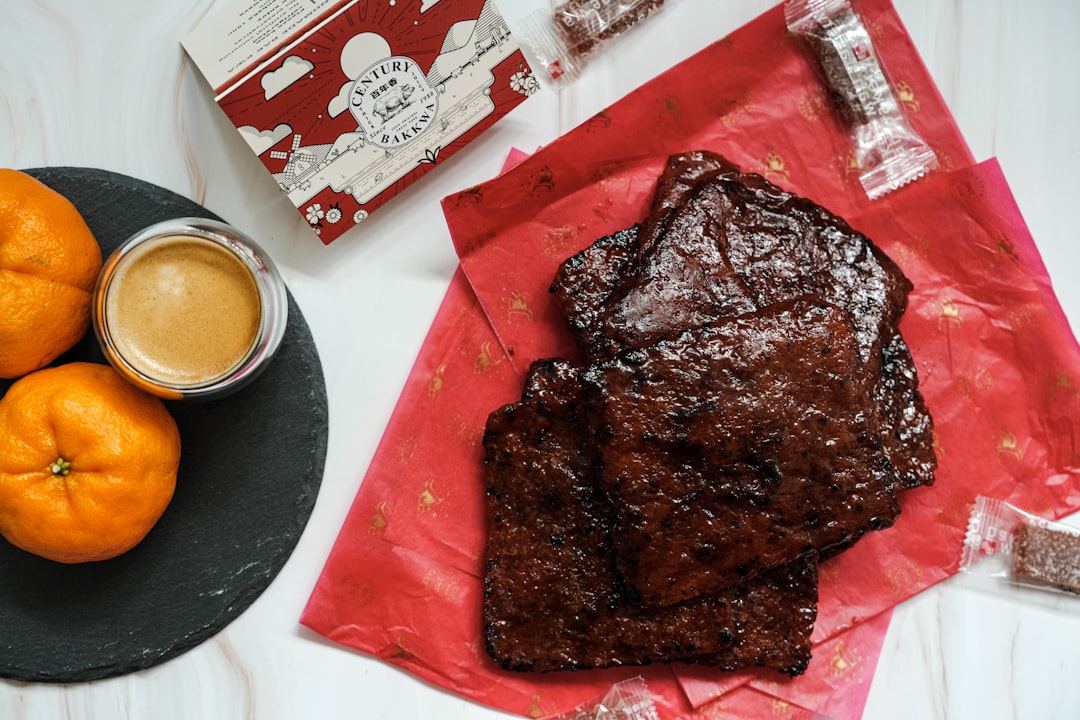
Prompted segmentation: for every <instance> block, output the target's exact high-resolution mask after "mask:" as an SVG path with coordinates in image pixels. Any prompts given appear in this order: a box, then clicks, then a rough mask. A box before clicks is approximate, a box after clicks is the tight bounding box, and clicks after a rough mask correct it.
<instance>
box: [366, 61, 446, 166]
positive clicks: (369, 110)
mask: <svg viewBox="0 0 1080 720" xmlns="http://www.w3.org/2000/svg"><path fill="white" fill-rule="evenodd" d="M349 110H350V111H351V112H352V114H353V117H355V118H356V122H357V123H359V125H360V129H361V130H363V131H364V134H365V136H366V137H367V140H368V142H370V143H371V144H372V145H375V146H377V147H381V148H395V147H398V146H400V145H404V144H405V143H408V142H411V141H413V140H415V139H416V138H417V136H419V135H420V134H421V133H423V132H424V131H425V130H427V129H428V127H429V126H430V125H431V123H432V121H434V120H435V117H436V115H438V112H439V93H438V91H437V90H435V88H433V87H431V85H429V84H428V81H427V78H426V77H425V76H424V73H423V71H421V70H420V67H419V66H418V65H417V64H416V63H415V62H413V61H412V60H411V59H409V58H407V57H392V58H388V59H387V60H384V61H381V62H377V63H375V64H374V65H372V66H371V67H369V68H368V69H367V70H365V71H364V72H363V73H361V74H360V76H359V77H358V78H357V79H356V82H355V83H353V85H352V90H351V91H350V92H349Z"/></svg>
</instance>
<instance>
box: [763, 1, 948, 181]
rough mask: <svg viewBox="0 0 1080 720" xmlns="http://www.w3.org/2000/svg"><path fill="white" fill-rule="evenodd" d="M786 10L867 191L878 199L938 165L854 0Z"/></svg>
mask: <svg viewBox="0 0 1080 720" xmlns="http://www.w3.org/2000/svg"><path fill="white" fill-rule="evenodd" d="M784 15H785V19H786V21H787V26H788V29H789V30H791V32H793V33H795V34H796V35H800V36H802V37H803V38H804V39H805V40H806V41H807V45H808V46H809V47H810V49H811V50H812V52H813V55H814V57H815V59H816V60H817V62H818V63H819V65H820V67H821V70H822V72H823V73H824V77H825V81H826V83H827V84H828V86H829V91H830V94H831V95H832V98H833V102H834V104H835V106H836V108H837V110H838V112H839V113H840V118H841V120H842V121H843V122H844V124H845V125H846V126H847V128H848V129H849V131H850V133H851V140H852V143H853V145H854V151H855V159H856V162H857V164H858V167H859V179H860V180H861V181H862V185H863V188H864V189H865V190H866V194H867V195H868V196H869V197H870V198H871V199H876V198H878V197H881V196H882V195H884V194H885V193H888V192H890V191H892V190H895V189H897V188H899V187H901V186H903V185H906V184H907V183H909V182H911V181H912V180H915V179H917V178H919V177H921V176H922V175H924V174H926V173H927V172H928V171H929V170H931V169H932V168H934V167H935V166H936V165H937V158H936V156H935V155H934V151H933V150H932V149H931V148H930V146H929V145H928V144H927V143H926V142H924V141H923V139H922V138H921V137H919V135H918V134H916V133H915V131H914V130H912V129H911V126H910V125H909V124H908V120H907V118H906V117H905V115H904V112H903V109H902V107H901V106H900V103H898V102H897V100H896V96H895V94H894V93H893V90H892V86H891V85H890V84H889V80H888V78H887V76H886V74H885V68H884V67H883V66H882V64H881V62H880V61H879V59H878V56H877V54H876V53H875V51H874V44H873V42H872V41H871V39H870V34H869V33H868V32H867V31H866V27H865V25H864V24H863V22H862V20H861V19H860V18H859V16H858V14H857V13H856V12H855V10H854V8H853V7H852V5H851V2H850V0H788V2H787V3H785V5H784Z"/></svg>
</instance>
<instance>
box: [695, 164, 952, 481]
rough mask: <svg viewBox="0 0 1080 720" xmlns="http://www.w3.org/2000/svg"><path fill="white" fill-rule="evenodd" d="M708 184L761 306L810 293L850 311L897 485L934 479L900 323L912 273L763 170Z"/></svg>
mask: <svg viewBox="0 0 1080 720" xmlns="http://www.w3.org/2000/svg"><path fill="white" fill-rule="evenodd" d="M708 182H710V183H712V184H713V185H714V186H715V187H717V189H718V190H721V191H722V193H721V196H722V198H723V200H724V201H725V202H724V203H723V204H721V205H720V206H719V207H721V208H724V209H721V210H719V212H727V213H729V214H730V218H731V219H730V221H729V223H728V227H729V229H730V231H729V232H728V233H727V234H726V235H725V243H726V244H725V246H724V248H723V253H724V255H725V256H726V257H727V258H728V261H729V262H730V264H731V266H732V267H733V268H734V269H735V271H736V272H737V273H738V275H739V277H740V278H741V279H742V281H743V282H744V283H745V285H746V287H747V288H748V289H749V290H750V292H751V293H752V294H753V297H754V302H755V304H756V305H757V306H759V307H763V306H765V305H768V304H771V303H775V302H779V301H783V300H788V299H791V298H794V297H800V296H803V295H808V294H809V295H813V296H815V297H819V298H821V299H823V300H825V301H826V302H829V303H832V304H835V305H837V306H838V307H841V308H843V309H845V310H847V311H848V312H850V313H851V315H852V317H853V318H854V321H855V326H856V334H857V337H858V340H859V346H860V350H861V353H862V358H863V360H864V362H865V363H866V367H867V372H870V373H872V374H873V375H874V377H875V378H876V385H877V386H876V388H875V390H874V398H875V401H876V404H877V414H878V421H879V423H880V425H881V428H882V435H883V437H884V442H885V452H886V455H887V456H888V457H889V459H890V461H891V462H892V463H893V465H894V466H895V467H896V475H897V478H898V482H899V485H900V486H901V487H916V486H920V485H931V484H933V482H934V472H935V470H936V467H937V460H936V457H935V455H934V451H933V446H932V432H933V420H932V418H931V416H930V413H929V411H928V410H927V408H926V405H925V403H924V402H923V399H922V395H921V393H920V392H919V379H918V373H917V371H916V369H915V364H914V361H913V360H912V358H911V353H910V352H909V351H908V349H907V345H906V343H905V342H904V340H903V338H902V337H901V335H900V331H899V328H898V324H899V321H900V317H901V316H902V315H903V312H904V310H905V309H906V307H907V296H908V293H909V292H910V290H911V287H912V286H911V281H910V280H908V278H907V277H906V276H905V275H904V274H903V272H902V271H901V270H900V268H899V267H897V265H896V264H895V263H894V262H893V261H892V260H891V259H890V258H889V257H888V256H887V255H886V254H885V253H884V252H882V251H881V249H880V248H878V247H877V246H876V245H874V243H873V242H871V241H870V240H869V239H868V238H866V237H865V236H864V235H862V234H861V233H858V232H857V231H855V230H853V229H851V227H850V226H848V225H847V223H846V222H844V221H843V220H842V219H840V218H838V217H836V216H835V215H832V213H830V212H829V211H828V210H825V209H824V208H822V207H821V206H819V205H816V204H815V203H813V202H811V201H809V200H807V199H805V198H800V197H798V196H796V195H793V194H791V193H788V192H785V191H783V190H781V189H779V188H777V187H776V186H775V185H773V184H772V183H770V182H768V181H767V180H765V179H764V178H762V177H760V176H757V175H750V174H743V175H741V176H739V178H738V179H734V178H733V177H732V176H730V175H717V176H714V177H713V178H712V179H710V180H709V181H708ZM710 201H711V200H710Z"/></svg>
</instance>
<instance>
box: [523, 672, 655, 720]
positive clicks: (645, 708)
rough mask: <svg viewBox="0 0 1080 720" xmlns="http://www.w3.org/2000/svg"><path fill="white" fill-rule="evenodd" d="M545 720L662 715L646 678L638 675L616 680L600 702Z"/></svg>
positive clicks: (636, 719)
mask: <svg viewBox="0 0 1080 720" xmlns="http://www.w3.org/2000/svg"><path fill="white" fill-rule="evenodd" d="M543 720H660V716H659V715H657V713H656V707H655V706H654V705H653V701H652V698H651V697H649V690H648V688H647V687H646V686H645V681H644V680H642V679H641V678H640V677H635V678H630V679H628V680H623V681H621V682H617V683H615V684H614V685H612V686H611V689H610V690H609V691H608V692H607V693H606V694H605V695H604V697H603V698H601V699H600V700H597V701H596V702H587V703H582V704H581V705H578V706H577V707H575V708H573V709H571V710H567V711H566V712H561V713H559V714H558V715H549V716H547V717H545V718H543Z"/></svg>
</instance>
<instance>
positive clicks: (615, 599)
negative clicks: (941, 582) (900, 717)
mask: <svg viewBox="0 0 1080 720" xmlns="http://www.w3.org/2000/svg"><path fill="white" fill-rule="evenodd" d="M577 372H578V371H577V370H575V369H574V368H573V367H571V366H570V365H568V364H567V363H565V362H563V361H539V362H537V363H534V364H533V366H532V367H531V368H530V371H529V374H528V377H527V380H526V386H525V390H524V392H523V394H522V399H521V401H520V402H517V403H513V404H510V405H507V406H505V407H503V408H501V409H499V410H497V411H496V412H494V413H492V415H491V416H490V418H489V420H488V425H487V432H486V434H485V437H484V447H485V455H486V463H485V467H486V478H487V484H488V513H489V519H490V523H489V535H488V541H487V546H486V550H485V553H486V559H487V564H486V568H487V570H486V575H485V596H484V627H485V638H486V644H487V650H488V653H489V654H490V655H491V657H492V658H493V659H494V660H495V662H496V663H497V664H499V665H500V666H502V667H503V668H506V669H511V670H535V671H541V672H547V671H553V670H572V669H584V668H600V667H610V666H616V665H638V664H642V663H648V662H669V661H673V660H683V661H688V662H695V663H705V664H708V665H711V666H713V667H716V668H721V669H727V670H734V669H737V668H741V667H746V666H750V665H759V666H763V667H768V668H773V669H775V670H777V671H779V672H781V673H784V674H787V675H797V674H799V673H801V672H802V671H803V670H805V668H806V666H807V663H808V662H809V658H810V633H811V631H812V629H813V623H814V619H815V616H816V601H817V576H816V562H815V561H814V559H813V558H807V559H804V560H801V561H799V562H796V563H791V564H788V565H785V566H783V567H781V568H777V569H776V570H773V571H770V573H769V574H768V575H767V576H763V577H762V578H760V579H758V580H754V581H749V582H747V583H744V584H743V585H741V586H739V587H737V588H730V589H726V590H725V591H723V592H718V593H715V594H712V595H709V596H702V597H699V598H695V599H694V600H692V601H689V602H687V603H681V604H678V605H674V606H671V607H660V606H655V605H644V604H642V603H641V602H640V601H639V600H637V599H635V598H634V597H633V596H632V595H631V594H630V593H629V592H628V591H627V589H626V587H625V585H624V584H623V583H622V580H621V578H620V577H619V576H618V573H617V572H616V569H615V557H614V553H613V549H612V545H611V542H610V531H611V526H612V523H613V522H614V509H613V507H612V506H611V503H610V501H609V500H608V499H607V497H606V496H605V495H604V494H603V493H601V492H600V491H599V490H598V489H597V488H596V476H595V473H596V464H595V447H594V445H593V439H592V432H591V430H590V428H589V426H588V425H587V424H586V423H585V422H584V418H583V411H582V405H581V393H582V388H581V385H580V382H579V380H578V375H577Z"/></svg>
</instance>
